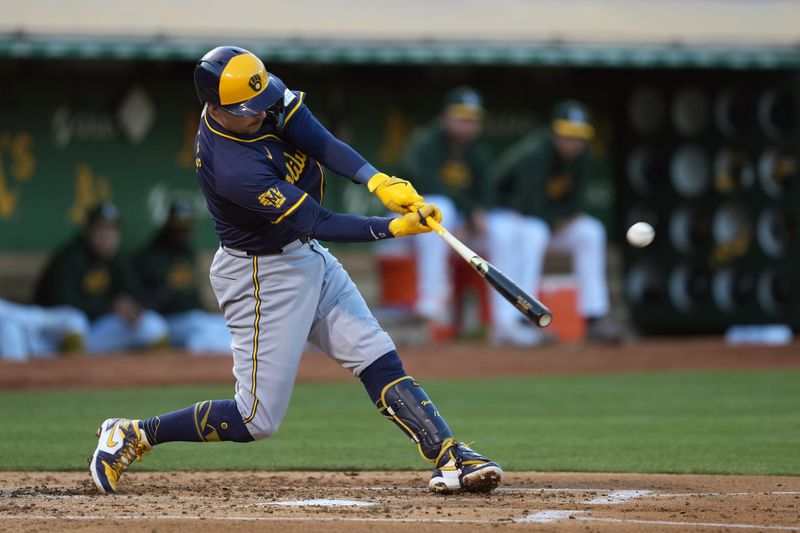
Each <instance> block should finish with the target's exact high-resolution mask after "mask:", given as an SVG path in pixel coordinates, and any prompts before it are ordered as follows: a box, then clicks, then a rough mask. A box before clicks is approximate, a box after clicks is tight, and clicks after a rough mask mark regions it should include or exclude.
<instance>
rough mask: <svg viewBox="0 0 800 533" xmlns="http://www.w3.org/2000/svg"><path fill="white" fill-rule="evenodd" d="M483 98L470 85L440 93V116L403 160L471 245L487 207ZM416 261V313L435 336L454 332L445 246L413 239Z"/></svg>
mask: <svg viewBox="0 0 800 533" xmlns="http://www.w3.org/2000/svg"><path fill="white" fill-rule="evenodd" d="M483 115H484V107H483V99H482V98H481V96H480V94H478V93H477V92H476V91H475V90H474V89H472V88H470V87H456V88H454V89H451V90H450V91H449V92H448V93H447V94H446V96H445V99H444V109H443V110H442V114H441V116H440V117H438V118H437V119H435V120H434V121H433V122H432V123H431V124H429V125H428V126H426V127H425V128H423V129H421V130H420V131H418V132H417V133H416V134H415V135H414V137H413V138H412V140H411V143H410V144H409V147H408V149H407V150H406V153H405V155H404V157H403V160H402V169H403V173H404V174H405V175H407V176H408V177H409V179H410V180H411V181H412V182H413V183H414V185H415V187H416V188H417V189H418V190H419V191H420V192H422V193H423V194H424V195H425V198H426V199H427V200H428V201H430V202H431V203H434V204H436V205H437V206H439V208H440V209H441V210H442V218H443V219H445V220H447V221H448V223H449V225H450V229H451V230H452V231H453V233H454V234H456V235H457V236H458V237H460V238H461V239H462V240H465V241H468V242H469V241H472V242H471V244H472V245H473V246H475V247H478V248H480V244H479V243H476V242H475V241H476V240H477V239H480V238H482V237H484V236H485V234H486V210H487V209H488V208H489V207H491V202H492V184H491V182H490V181H489V165H490V156H489V151H488V149H487V148H486V146H485V145H484V143H483V142H482V141H481V138H480V137H481V133H482V130H483ZM413 241H414V242H413V245H414V250H415V254H416V259H417V280H418V281H417V284H418V287H417V303H416V309H415V311H416V313H417V315H419V316H420V317H422V318H424V319H426V320H428V321H429V324H430V327H431V334H432V336H433V338H435V339H440V340H443V339H446V338H448V337H450V336H452V333H453V332H454V329H455V327H454V324H453V311H452V308H453V302H452V301H451V300H452V280H451V276H450V267H449V264H450V263H449V261H448V256H449V254H450V248H449V247H448V245H447V243H445V242H444V241H443V240H442V239H440V238H439V237H438V236H437V235H434V234H430V235H423V236H419V237H416V238H415V239H413Z"/></svg>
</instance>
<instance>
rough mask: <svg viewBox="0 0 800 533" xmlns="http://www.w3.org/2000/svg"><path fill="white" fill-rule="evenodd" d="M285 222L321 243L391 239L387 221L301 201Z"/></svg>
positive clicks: (388, 219)
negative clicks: (336, 210)
mask: <svg viewBox="0 0 800 533" xmlns="http://www.w3.org/2000/svg"><path fill="white" fill-rule="evenodd" d="M306 204H308V205H306ZM286 221H287V222H289V223H290V224H291V225H292V226H294V227H295V229H297V231H299V232H300V233H301V234H303V235H308V236H309V237H313V238H315V239H320V240H323V241H330V242H369V241H377V240H380V239H387V238H389V237H392V232H391V231H389V222H390V221H391V219H390V218H385V217H365V216H361V215H348V214H344V213H334V212H332V211H328V210H327V209H324V208H323V207H321V206H319V204H317V203H316V202H309V201H306V202H303V205H301V206H300V209H297V211H295V212H294V213H292V215H291V216H289V217H288V218H287V219H286Z"/></svg>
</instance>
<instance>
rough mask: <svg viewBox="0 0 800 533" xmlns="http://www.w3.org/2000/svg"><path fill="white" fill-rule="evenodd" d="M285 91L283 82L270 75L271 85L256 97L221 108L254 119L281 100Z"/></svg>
mask: <svg viewBox="0 0 800 533" xmlns="http://www.w3.org/2000/svg"><path fill="white" fill-rule="evenodd" d="M285 91H286V85H284V83H283V81H281V79H280V78H278V77H277V76H273V75H272V74H269V83H268V84H267V87H266V89H264V90H263V91H261V92H260V93H259V94H257V95H256V96H254V97H252V98H250V99H249V100H245V101H244V102H238V103H235V104H228V105H221V106H219V107H221V108H222V109H224V110H225V111H227V112H228V113H230V114H232V115H236V116H238V117H252V116H255V115H258V114H259V113H261V112H263V111H266V110H267V109H269V108H270V106H272V105H273V104H274V103H275V102H277V101H279V100H281V99H282V98H283V93H284V92H285Z"/></svg>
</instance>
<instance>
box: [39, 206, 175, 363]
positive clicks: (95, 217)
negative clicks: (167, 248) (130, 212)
mask: <svg viewBox="0 0 800 533" xmlns="http://www.w3.org/2000/svg"><path fill="white" fill-rule="evenodd" d="M119 225H120V216H119V211H118V210H117V207H116V206H115V205H114V204H112V203H110V202H106V203H103V204H100V205H98V206H97V207H95V208H94V209H92V211H91V212H90V213H89V215H88V217H87V220H86V224H85V225H84V227H83V230H82V231H81V233H80V234H79V235H78V236H77V237H76V238H74V239H73V240H72V241H71V242H69V243H68V244H67V245H66V246H64V247H63V248H61V249H60V250H58V251H57V252H56V253H55V255H54V256H53V257H52V258H51V260H50V262H49V264H48V265H47V267H46V269H45V271H44V274H43V275H42V277H41V279H40V280H39V283H38V286H37V288H36V303H37V304H38V305H41V306H44V307H52V306H59V305H68V306H72V307H74V308H77V309H80V310H81V311H83V313H84V314H85V315H86V317H87V318H88V319H89V321H90V322H91V326H90V327H89V331H88V334H87V336H86V349H87V350H88V351H89V352H108V351H112V350H123V349H129V348H147V347H154V346H163V345H165V344H166V343H167V342H168V340H169V329H168V326H167V322H166V320H164V318H163V317H162V316H161V315H159V314H158V313H156V312H154V311H149V310H146V309H144V308H143V307H142V305H141V304H140V303H139V301H138V300H137V299H136V297H135V295H136V294H137V293H138V290H137V284H136V282H135V280H134V278H133V276H132V273H131V271H130V268H129V266H128V265H127V264H126V263H125V261H124V260H123V258H122V257H121V255H120V253H119V247H120V238H121V236H120V227H119Z"/></svg>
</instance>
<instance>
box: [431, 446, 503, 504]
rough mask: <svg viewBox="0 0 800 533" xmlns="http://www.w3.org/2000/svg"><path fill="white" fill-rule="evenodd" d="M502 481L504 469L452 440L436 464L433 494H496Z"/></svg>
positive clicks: (432, 484)
mask: <svg viewBox="0 0 800 533" xmlns="http://www.w3.org/2000/svg"><path fill="white" fill-rule="evenodd" d="M502 480H503V469H502V468H500V465H498V464H497V463H495V462H493V461H490V460H489V459H487V458H486V457H484V456H482V455H481V454H479V453H478V452H476V451H475V450H472V449H470V448H469V447H468V446H467V445H466V444H464V443H461V442H456V441H449V442H445V443H444V444H442V452H441V453H440V455H439V459H438V460H437V461H436V468H435V469H434V471H433V475H432V476H431V480H430V481H429V482H428V490H429V491H430V492H438V493H439V494H455V493H457V492H461V491H465V492H483V493H488V492H491V491H493V490H494V489H496V488H497V486H498V485H500V482H501V481H502Z"/></svg>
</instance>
